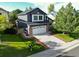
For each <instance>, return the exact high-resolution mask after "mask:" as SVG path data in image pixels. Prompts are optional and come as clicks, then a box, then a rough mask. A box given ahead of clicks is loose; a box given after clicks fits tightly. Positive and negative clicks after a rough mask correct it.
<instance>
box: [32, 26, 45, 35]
mask: <svg viewBox="0 0 79 59" xmlns="http://www.w3.org/2000/svg"><path fill="white" fill-rule="evenodd" d="M43 33H46V26H35V27H32V34H43Z"/></svg>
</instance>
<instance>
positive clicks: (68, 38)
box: [54, 34, 75, 42]
mask: <svg viewBox="0 0 79 59" xmlns="http://www.w3.org/2000/svg"><path fill="white" fill-rule="evenodd" d="M54 36H55V37H57V38H59V39H62V40H63V41H65V42H71V41H73V40H75V38H74V37H73V36H70V35H69V34H55V35H54Z"/></svg>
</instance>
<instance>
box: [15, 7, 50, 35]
mask: <svg viewBox="0 0 79 59" xmlns="http://www.w3.org/2000/svg"><path fill="white" fill-rule="evenodd" d="M49 20H51V19H50V18H48V17H47V14H46V13H45V12H43V11H42V10H41V9H39V8H35V9H33V10H31V11H27V12H26V11H24V12H22V13H20V14H19V15H18V20H17V21H16V25H17V27H18V29H19V30H20V29H21V30H22V32H25V33H26V35H29V36H32V35H36V34H44V33H47V32H48V31H49Z"/></svg>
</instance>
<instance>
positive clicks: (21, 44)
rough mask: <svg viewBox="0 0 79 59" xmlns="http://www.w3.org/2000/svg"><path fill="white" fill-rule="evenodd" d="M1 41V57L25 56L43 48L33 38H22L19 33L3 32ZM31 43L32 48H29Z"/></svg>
mask: <svg viewBox="0 0 79 59" xmlns="http://www.w3.org/2000/svg"><path fill="white" fill-rule="evenodd" d="M1 42H2V44H0V56H1V57H19V56H20V57H25V56H29V55H31V54H34V53H37V52H40V51H43V50H45V48H44V47H43V46H41V45H39V44H37V43H36V42H35V41H34V40H33V39H24V38H22V37H21V36H20V35H5V34H3V35H2V36H1ZM31 44H33V46H32V50H31V49H30V48H29V46H30V45H31Z"/></svg>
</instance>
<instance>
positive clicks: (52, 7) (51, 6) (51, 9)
mask: <svg viewBox="0 0 79 59" xmlns="http://www.w3.org/2000/svg"><path fill="white" fill-rule="evenodd" d="M52 11H54V4H50V5H49V6H48V12H49V13H51V12H52Z"/></svg>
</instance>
